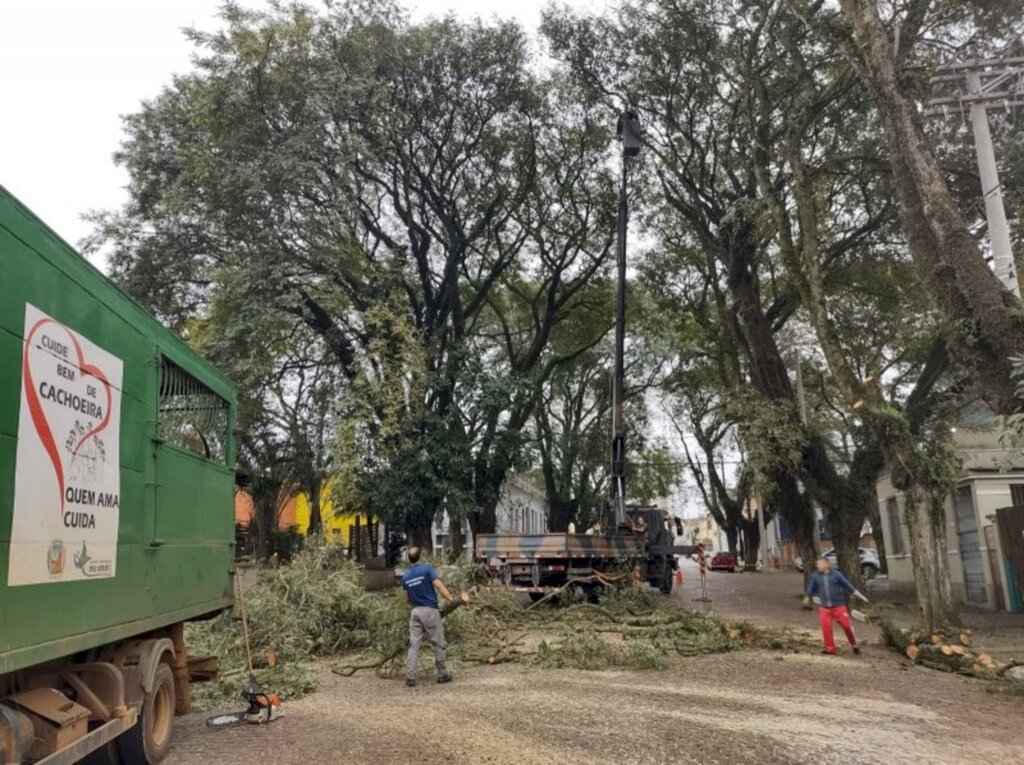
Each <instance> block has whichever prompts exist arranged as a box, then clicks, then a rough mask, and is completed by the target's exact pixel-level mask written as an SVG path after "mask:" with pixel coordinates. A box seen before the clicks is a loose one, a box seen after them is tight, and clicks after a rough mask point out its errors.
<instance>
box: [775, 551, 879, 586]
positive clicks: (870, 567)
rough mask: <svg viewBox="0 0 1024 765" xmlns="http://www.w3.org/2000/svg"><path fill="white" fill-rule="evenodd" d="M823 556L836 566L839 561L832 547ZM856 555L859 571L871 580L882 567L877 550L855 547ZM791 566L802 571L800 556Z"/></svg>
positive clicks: (802, 563)
mask: <svg viewBox="0 0 1024 765" xmlns="http://www.w3.org/2000/svg"><path fill="white" fill-rule="evenodd" d="M825 557H826V558H827V559H828V562H829V563H830V564H832V566H836V567H838V565H839V561H838V558H837V557H836V551H835V550H834V549H832V550H829V551H828V552H826V553H825ZM857 557H858V558H860V573H861V576H863V577H864V579H865V580H866V581H869V582H870V581H871V580H872V579H874V578H875V577H876V576H878V572H879V571H880V570H881V568H882V564H881V561H880V560H879V559H878V552H877V551H876V550H874V549H872V548H871V547H859V548H857ZM793 567H794V568H796V570H797V571H800V572H803V570H804V561H803V559H802V558H797V559H796V560H795V561H793Z"/></svg>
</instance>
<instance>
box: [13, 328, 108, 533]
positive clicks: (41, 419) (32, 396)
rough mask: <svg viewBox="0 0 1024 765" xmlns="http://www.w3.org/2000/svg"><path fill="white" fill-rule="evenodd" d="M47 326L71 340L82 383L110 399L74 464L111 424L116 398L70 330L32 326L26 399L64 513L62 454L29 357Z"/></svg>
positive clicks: (25, 372) (27, 340)
mask: <svg viewBox="0 0 1024 765" xmlns="http://www.w3.org/2000/svg"><path fill="white" fill-rule="evenodd" d="M47 325H53V326H54V327H58V328H60V329H61V330H63V332H64V333H65V334H66V335H67V336H68V339H69V340H70V341H71V342H70V347H72V348H74V351H75V356H76V358H75V362H76V363H77V365H78V372H79V373H80V374H81V376H82V377H81V378H80V379H84V378H86V377H91V378H93V379H94V380H96V381H97V382H98V383H99V384H100V385H101V386H102V387H103V391H104V392H105V393H106V397H107V403H106V406H105V407H104V409H103V418H102V420H101V421H100V423H99V424H98V425H96V426H95V427H93V428H92V429H91V430H89V431H88V432H87V433H85V435H83V436H82V437H81V438H79V439H78V441H77V442H75V444H74V446H73V448H72V449H71V460H72V462H74V459H75V456H76V455H77V454H78V450H79V449H80V448H81V447H82V445H83V444H84V443H85V442H86V441H88V440H89V439H90V438H92V437H93V436H95V435H96V434H98V433H100V432H101V431H103V430H104V429H105V428H106V427H107V425H108V424H109V423H110V409H111V405H112V404H113V399H114V395H113V392H112V391H111V388H110V382H109V381H108V380H107V376H106V375H105V374H104V373H103V370H101V369H100V368H99V367H97V366H95V365H94V364H90V363H88V362H87V361H86V359H85V354H84V353H83V352H82V346H81V345H80V344H79V342H78V338H77V337H75V334H74V333H73V332H72V331H71V330H69V329H68V328H67V327H65V326H64V325H63V324H60V323H59V322H56V321H54V320H53V319H40V320H39V321H37V322H36V323H35V325H33V327H32V329H31V330H30V331H29V333H28V336H27V337H26V338H25V351H24V357H23V359H22V375H23V378H24V379H23V383H24V388H25V398H26V400H27V403H28V410H29V414H30V415H31V417H32V424H33V425H34V426H35V429H36V432H37V433H38V434H39V441H40V443H42V445H43V449H44V450H45V451H46V454H47V456H48V457H49V458H50V462H51V463H52V464H53V470H54V473H55V474H56V476H57V486H58V487H59V489H60V508H61V512H62V513H63V512H64V481H65V476H64V461H63V460H62V459H61V456H60V451H59V450H58V448H57V442H56V440H55V439H54V437H53V428H52V427H51V426H50V421H49V420H48V419H47V416H46V412H45V410H44V409H43V402H42V399H41V398H40V395H39V388H38V387H37V386H36V383H35V379H34V376H33V372H32V357H31V354H30V351H31V350H32V348H33V345H32V342H33V340H34V339H35V336H36V334H37V333H38V332H39V331H40V330H41V329H42V328H43V327H45V326H47Z"/></svg>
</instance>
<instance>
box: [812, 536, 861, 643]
mask: <svg viewBox="0 0 1024 765" xmlns="http://www.w3.org/2000/svg"><path fill="white" fill-rule="evenodd" d="M848 592H849V593H852V594H853V596H854V597H855V598H860V599H861V600H863V601H864V602H865V603H867V602H868V599H867V598H866V597H864V595H862V594H861V593H860V592H859V591H858V590H857V588H856V587H854V586H853V585H852V584H851V583H850V580H849V579H847V578H846V577H845V576H843V573H842V572H841V571H833V570H832V564H831V563H829V560H828V558H826V557H825V556H824V555H823V556H821V557H820V558H818V570H817V571H815V572H814V574H812V575H811V580H810V581H809V582H808V583H807V592H805V593H804V608H811V602H812V599H813V600H814V601H816V602H817V603H818V621H819V623H820V624H821V636H822V638H823V639H824V641H825V650H824V653H829V654H834V653H835V652H836V640H835V637H834V635H833V634H832V623H833V622H839V626H840V627H842V628H843V632H845V633H846V639H847V640H849V641H850V647H851V648H852V649H853V652H854V653H860V646H859V645H858V644H857V636H856V635H855V634H854V633H853V624H852V623H851V622H850V609H849V608H847V607H846V593H848Z"/></svg>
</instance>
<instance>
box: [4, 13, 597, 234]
mask: <svg viewBox="0 0 1024 765" xmlns="http://www.w3.org/2000/svg"><path fill="white" fill-rule="evenodd" d="M220 4H221V3H220V0H0V99H2V100H0V104H2V106H0V185H3V186H5V187H6V188H7V189H8V191H10V192H11V193H13V194H14V195H15V196H16V197H18V198H19V199H21V201H22V202H24V203H25V204H26V205H28V206H29V207H30V208H31V209H32V210H33V211H34V212H35V213H36V214H37V215H39V216H40V217H41V218H42V219H43V220H44V221H46V223H48V224H49V225H50V227H51V228H53V229H54V230H55V231H56V232H57V233H58V234H60V235H61V236H62V237H63V238H64V239H66V240H67V241H69V242H70V243H71V244H74V245H76V244H78V242H79V241H80V240H81V239H82V238H83V237H84V236H85V235H86V234H88V233H89V226H88V224H87V223H85V222H84V221H82V220H81V215H82V213H84V212H86V211H87V210H90V209H109V208H112V207H117V206H119V205H120V204H121V203H122V202H123V201H124V199H125V192H124V186H125V184H126V183H127V178H126V175H125V173H124V171H123V170H121V169H120V168H118V167H115V166H114V163H113V161H112V159H111V155H112V154H113V152H114V151H115V150H116V149H117V147H118V144H119V142H120V138H121V119H120V117H121V115H123V114H128V113H130V112H133V111H135V110H136V109H137V108H138V106H139V104H140V102H141V101H142V100H144V99H147V98H151V97H153V96H155V95H156V94H157V93H158V92H159V91H160V88H161V87H162V86H163V85H165V84H167V83H169V82H170V79H171V75H172V74H173V73H176V72H184V71H187V70H188V69H189V57H190V55H191V53H192V48H191V46H190V45H189V43H188V41H187V40H185V38H184V36H183V35H182V33H181V30H182V28H183V27H188V26H197V27H199V28H200V29H214V28H216V26H217V24H218V20H217V18H216V15H217V9H218V8H219V7H220ZM242 4H243V5H245V6H248V7H260V6H262V5H264V4H265V3H264V2H262V0H243V2H242ZM546 4H547V2H546V0H419V1H418V2H407V3H406V6H407V7H410V8H412V9H413V11H414V14H415V15H416V16H425V15H443V14H445V13H447V12H449V11H455V12H456V13H459V14H461V15H465V16H477V15H480V16H483V17H485V18H487V17H491V16H494V15H498V16H503V17H507V16H514V17H515V18H517V19H519V20H520V21H521V22H522V23H523V24H524V25H526V26H527V27H530V28H535V27H536V26H537V24H538V23H539V21H540V11H541V9H542V8H543V7H544V6H545V5H546ZM605 4H606V3H605V0H596V2H591V3H587V5H590V7H594V6H595V5H598V6H604V5H605Z"/></svg>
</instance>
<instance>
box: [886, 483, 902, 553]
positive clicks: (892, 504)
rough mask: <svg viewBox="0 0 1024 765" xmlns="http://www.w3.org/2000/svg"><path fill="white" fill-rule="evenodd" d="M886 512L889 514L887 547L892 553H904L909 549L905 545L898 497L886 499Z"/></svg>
mask: <svg viewBox="0 0 1024 765" xmlns="http://www.w3.org/2000/svg"><path fill="white" fill-rule="evenodd" d="M885 513H886V515H888V516H889V538H888V539H886V540H885V547H886V549H887V550H888V551H889V553H891V554H892V555H903V554H904V553H906V551H907V550H906V548H905V547H904V546H903V526H902V524H901V523H900V503H899V500H898V499H896V497H889V499H887V500H885Z"/></svg>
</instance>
